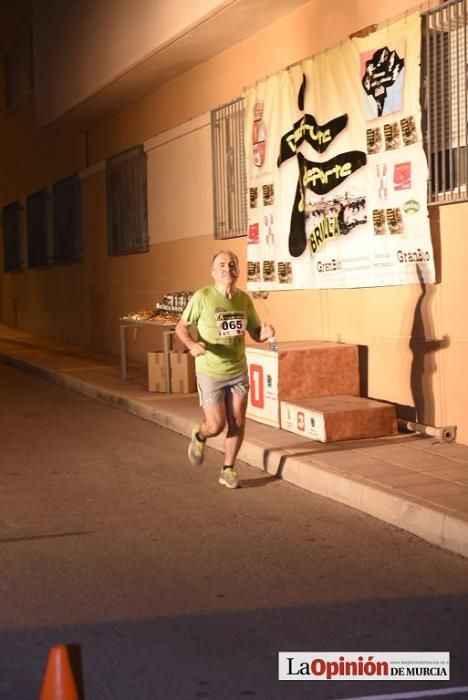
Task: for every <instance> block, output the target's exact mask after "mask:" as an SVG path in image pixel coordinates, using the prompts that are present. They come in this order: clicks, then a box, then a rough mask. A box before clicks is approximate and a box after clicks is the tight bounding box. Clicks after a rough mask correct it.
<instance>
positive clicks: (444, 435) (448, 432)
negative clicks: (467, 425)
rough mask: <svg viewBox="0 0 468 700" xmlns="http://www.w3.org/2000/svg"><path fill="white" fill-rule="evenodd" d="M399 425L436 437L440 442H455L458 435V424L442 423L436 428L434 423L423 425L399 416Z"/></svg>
mask: <svg viewBox="0 0 468 700" xmlns="http://www.w3.org/2000/svg"><path fill="white" fill-rule="evenodd" d="M398 426H399V427H400V428H404V429H405V430H410V431H412V432H414V433H421V434H422V435H429V436H430V437H434V438H436V440H439V442H453V441H454V440H455V438H456V437H457V426H456V425H442V426H439V427H437V428H436V427H434V426H432V425H422V424H421V423H413V422H412V421H406V420H402V419H400V418H399V419H398Z"/></svg>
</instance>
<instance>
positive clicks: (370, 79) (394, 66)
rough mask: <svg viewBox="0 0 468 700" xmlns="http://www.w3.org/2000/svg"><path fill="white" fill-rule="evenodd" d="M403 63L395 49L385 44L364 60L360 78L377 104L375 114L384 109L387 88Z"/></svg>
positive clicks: (394, 80) (381, 112)
mask: <svg viewBox="0 0 468 700" xmlns="http://www.w3.org/2000/svg"><path fill="white" fill-rule="evenodd" d="M404 65H405V59H404V58H400V57H399V56H398V54H397V52H396V51H390V49H389V48H388V47H387V46H384V47H383V48H382V49H378V50H377V51H376V52H375V53H374V54H373V56H372V58H371V59H370V60H369V61H366V71H365V73H364V77H363V78H362V86H363V88H364V90H365V91H366V92H367V94H368V95H370V96H371V97H373V98H374V100H375V102H376V104H377V116H379V117H381V116H382V114H383V111H384V105H385V100H386V99H387V90H388V88H390V87H392V85H394V83H395V82H396V80H397V78H398V76H399V75H400V73H401V72H402V70H403V68H404Z"/></svg>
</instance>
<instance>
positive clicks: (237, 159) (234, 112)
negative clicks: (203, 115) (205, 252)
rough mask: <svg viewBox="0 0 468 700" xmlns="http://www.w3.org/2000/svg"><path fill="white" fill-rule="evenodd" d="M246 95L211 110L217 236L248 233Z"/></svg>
mask: <svg viewBox="0 0 468 700" xmlns="http://www.w3.org/2000/svg"><path fill="white" fill-rule="evenodd" d="M244 112H245V108H244V100H243V98H242V97H239V98H238V99H236V100H234V101H233V102H230V103H229V104H226V105H223V106H222V107H219V108H218V109H214V110H213V111H212V112H211V140H212V157H213V208H214V237H215V239H219V240H222V239H225V238H236V237H239V236H245V235H246V233H247V184H246V179H247V178H246V169H245V168H246V165H245V152H244Z"/></svg>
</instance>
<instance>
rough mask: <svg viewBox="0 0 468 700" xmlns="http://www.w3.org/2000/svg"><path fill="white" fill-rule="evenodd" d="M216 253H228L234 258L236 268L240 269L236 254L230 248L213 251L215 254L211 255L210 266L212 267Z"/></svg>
mask: <svg viewBox="0 0 468 700" xmlns="http://www.w3.org/2000/svg"><path fill="white" fill-rule="evenodd" d="M218 255H229V256H230V257H231V258H232V259H233V260H234V262H235V263H236V265H237V269H238V270H239V269H240V266H239V258H238V257H237V255H236V254H235V253H233V252H232V250H218V252H217V253H215V254H214V255H213V257H212V258H211V267H213V265H214V261H215V260H216V258H217V257H218Z"/></svg>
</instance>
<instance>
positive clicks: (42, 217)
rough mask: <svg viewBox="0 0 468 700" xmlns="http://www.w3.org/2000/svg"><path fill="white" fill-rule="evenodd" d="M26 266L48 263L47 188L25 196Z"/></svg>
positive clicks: (38, 265)
mask: <svg viewBox="0 0 468 700" xmlns="http://www.w3.org/2000/svg"><path fill="white" fill-rule="evenodd" d="M26 229H27V237H28V267H42V266H45V265H49V264H50V263H51V262H52V261H51V260H50V259H49V235H48V217H47V190H45V189H43V190H39V192H34V194H30V195H29V196H28V197H27V198H26Z"/></svg>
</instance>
